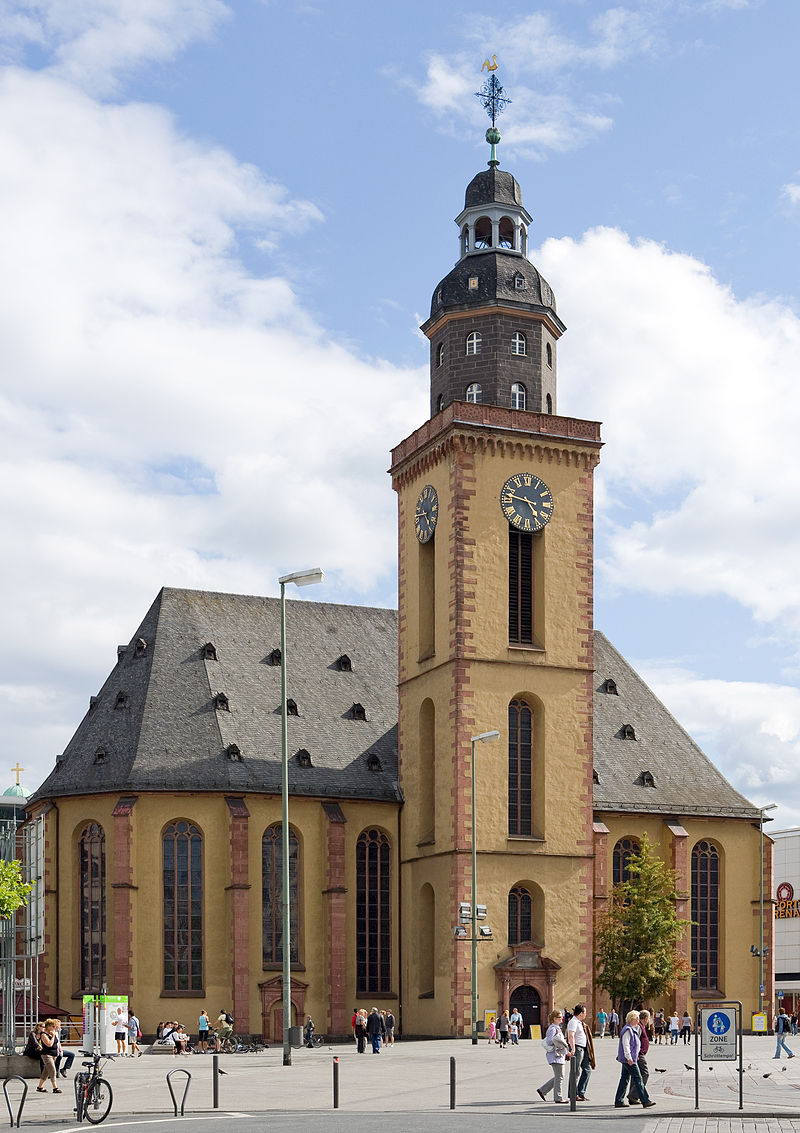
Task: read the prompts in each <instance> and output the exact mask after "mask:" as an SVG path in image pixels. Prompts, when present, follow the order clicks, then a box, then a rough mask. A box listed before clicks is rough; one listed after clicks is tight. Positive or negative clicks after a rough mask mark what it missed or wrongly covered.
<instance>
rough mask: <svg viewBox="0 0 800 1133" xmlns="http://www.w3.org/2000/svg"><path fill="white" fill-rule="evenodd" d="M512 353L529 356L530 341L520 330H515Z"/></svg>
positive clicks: (512, 336)
mask: <svg viewBox="0 0 800 1133" xmlns="http://www.w3.org/2000/svg"><path fill="white" fill-rule="evenodd" d="M511 353H512V354H527V353H528V340H527V338H526V337H525V335H524V334H523V333H522V332H521V331H518V330H515V331H514V333H513V334H512V335H511Z"/></svg>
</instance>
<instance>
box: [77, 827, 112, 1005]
mask: <svg viewBox="0 0 800 1133" xmlns="http://www.w3.org/2000/svg"><path fill="white" fill-rule="evenodd" d="M78 863H79V864H78V875H79V878H80V925H81V944H80V953H81V988H82V989H83V991H86V992H92V991H97V992H99V991H100V990H101V988H102V986H103V984H104V983H105V978H106V836H105V832H104V831H103V827H102V826H99V825H98V824H97V823H96V822H93V823H91V825H90V826H87V827H86V829H85V830H84V832H83V833H82V834H81V837H80V841H79V842H78Z"/></svg>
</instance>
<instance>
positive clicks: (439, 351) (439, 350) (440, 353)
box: [436, 342, 444, 366]
mask: <svg viewBox="0 0 800 1133" xmlns="http://www.w3.org/2000/svg"><path fill="white" fill-rule="evenodd" d="M442 362H444V343H443V342H440V343H439V345H438V346H437V347H436V365H437V366H441V364H442Z"/></svg>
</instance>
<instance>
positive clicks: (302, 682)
mask: <svg viewBox="0 0 800 1133" xmlns="http://www.w3.org/2000/svg"><path fill="white" fill-rule="evenodd" d="M139 640H141V641H143V642H145V643H146V648H144V649H142V648H141V647H140V648H139V649H138V650H137V646H136V642H137V641H139ZM209 642H210V643H211V644H213V646H214V648H215V650H216V656H217V660H205V659H204V657H203V650H204V646H205V645H206V644H207V643H209ZM279 647H280V601H279V599H277V598H256V597H248V596H245V595H239V594H215V593H209V592H204V591H198V590H175V589H166V588H165V589H163V590H162V591H161V592H160V594H159V595H158V597H157V598H156V600H155V602H154V603H153V605H152V606H151V608H150V610H149V611H148V613H147V615H146V616H145V619H144V621H143V622H142V624H141V625H140V627H139V628H138V629H137V631H136V633H135V634H134V636H133V638H132V639H131V642H130V644H129V645H128V646H127V647H126V648H125V649H124V650H123V651H122V653H121V656H120V658H119V660H118V662H117V665H116V666H115V668H114V669H113V671H112V672H111V674H110V676H109V677H108V679H107V681H106V682H105V684H104V685H103V688H102V689H101V691H100V693H99V695H98V696H97V697H96V698H95V700H94V705H93V707H91V708H90V710H89V711H88V712H87V714H86V716H85V717H84V719H83V721H82V722H81V724H80V725H79V727H78V730H77V732H76V733H75V735H74V736H73V738H72V740H71V741H70V743H69V745H68V746H67V748H66V750H65V751H64V754H63V756H62V758H61V761H60V763H58V764H57V766H56V769H55V770H54V771H53V772H51V774H50V775H49V776H48V778H47V779H46V780H45V782H44V783H43V784H42V785H41V787H39V789H38V790H37V791H36V793H35V795H34V796H33V797H34V798H42V797H54V796H64V795H81V794H87V793H95V792H100V791H139V790H141V791H144V790H170V791H181V790H191V791H232V792H242V791H256V792H266V793H269V794H279V793H280V789H281V714H280V705H281V691H280V674H281V670H280V664H277V665H272V664H269V655H270V653H271V652H272V651H273V649H279ZM137 653H138V655H137ZM343 654H346V655H347V656H348V657H349V658H350V660H351V662H352V671H351V672H342V671H340V669H339V668H338V667H337V664H336V663H337V660H338V658H339V657H340V656H341V655H343ZM287 661H288V671H289V687H288V690H287V695H288V697H289V698H291V699H293V700H294V701H295V702H296V704H297V708H298V716H296V717H294V716H290V717H289V721H288V732H289V790H290V792H291V793H292V794H293V795H309V796H314V797H328V798H350V797H355V798H370V799H383V800H389V801H395V802H396V801H399V800H400V797H401V796H400V791H399V788H398V785H397V613H396V612H395V611H394V610H383V609H371V608H365V607H359V606H341V605H333V604H325V603H320V602H301V601H287ZM220 692H221V693H223V694H225V696H226V697H227V698H228V704H229V711H224V710H220V709H219V708H217V707H215V704H214V698H215V696H216V694H217V693H220ZM120 693H124V694H125V695H126V697H127V703H126V705H125V706H124V707H122V706H120V707H117V701H118V697H119V694H120ZM354 704H361V705H363V707H364V709H365V715H366V719H365V720H354V719H352V713H351V709H352V707H353V705H354ZM231 744H234V745H236V746H237V747H238V748H239V750H240V752H241V756H242V759H241V762H240V761H238V760H235V759H234V760H232V759H231V758H229V756H228V754H226V749H228V748H229V745H231ZM99 748H102V749H104V751H105V756H104V758H103V761H102V762H100V763H98V762H96V753H97V751H98V749H99ZM300 749H305V750H306V751H308V752H309V754H310V756H311V760H312V764H313V766H311V767H307V768H303V767H301V766H300V765H299V764H298V761H297V759H296V757H295V756H296V753H297V752H298V750H300ZM369 756H377V759H378V761H379V763H380V769H370V766H369V765H368V762H367V759H368V757H369Z"/></svg>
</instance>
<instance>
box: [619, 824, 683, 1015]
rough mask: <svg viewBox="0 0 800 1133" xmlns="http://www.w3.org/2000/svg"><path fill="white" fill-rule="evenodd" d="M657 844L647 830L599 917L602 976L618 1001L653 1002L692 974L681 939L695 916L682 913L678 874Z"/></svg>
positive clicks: (667, 993)
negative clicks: (678, 908) (657, 851)
mask: <svg viewBox="0 0 800 1133" xmlns="http://www.w3.org/2000/svg"><path fill="white" fill-rule="evenodd" d="M655 849H656V847H654V846H653V845H652V844H651V843H650V841H649V840H648V838H647V835H645V836H644V837H643V838H642V842H641V849H640V850H639V851H638V853H636V852H635V853H633V854H632V855H631V857H630V858H629V859H628V863H627V880H625V881H623V882H622V883H621V884H619V885H615V886H614V888H613V889H612V891H611V896H610V898H609V903H608V908H607V909H606V911H605V913H603V915H602V916H601V917H600V918H599V923H598V927H597V935H596V941H597V952H596V959H597V967H598V981H599V983H600V984H601V986H602V987H604V988H605V990H606V991H607V992H608V993H609V995H610V996H611V999H612V1001H613V1002H614V1003H623V1002H630V1003H635V1004H638V1003H646V1002H652V1001H653V1000H654V999H655V998H660V997H661V996H666V995H669V994H670V993H671V992H672V990H673V989H674V987H675V985H676V984H677V983H678V981H679V980H682V979H685V978H686V977H687V976H689V975H690V974H691V967H690V965H689V962H688V960H687V959H686V957H685V956H684V955H683V954H682V953H681V951H680V944H681V941H682V940H683V937H684V934H685V932H686V929H687V928H688V927H689V925H690V924H691V923H692V922H691V921H688V920H681V919H680V918H679V917H678V915H677V912H676V900H677V898H678V896H679V894H678V891H677V889H676V880H677V874H676V873H675V871H674V870H672V869H670V868H669V867H668V866H667V865H666V863H665V862H663V861H661V859H660V858H658V857H656V855H655Z"/></svg>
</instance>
